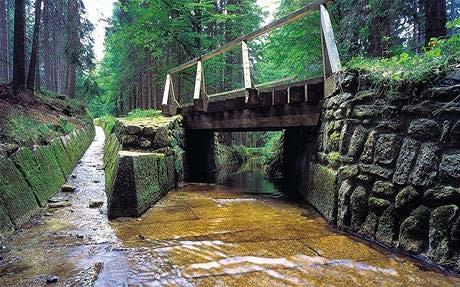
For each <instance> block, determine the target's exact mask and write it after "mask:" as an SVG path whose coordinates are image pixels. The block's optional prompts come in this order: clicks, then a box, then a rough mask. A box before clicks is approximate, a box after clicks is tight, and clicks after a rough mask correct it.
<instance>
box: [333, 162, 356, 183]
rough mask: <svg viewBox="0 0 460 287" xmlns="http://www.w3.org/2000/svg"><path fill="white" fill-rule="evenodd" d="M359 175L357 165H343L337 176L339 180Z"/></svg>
mask: <svg viewBox="0 0 460 287" xmlns="http://www.w3.org/2000/svg"><path fill="white" fill-rule="evenodd" d="M358 173H359V169H358V165H345V166H342V167H340V168H339V169H338V171H337V174H338V176H339V179H340V180H345V179H349V178H352V177H355V176H357V175H358Z"/></svg>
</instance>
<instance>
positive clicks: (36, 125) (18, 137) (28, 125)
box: [7, 114, 59, 144]
mask: <svg viewBox="0 0 460 287" xmlns="http://www.w3.org/2000/svg"><path fill="white" fill-rule="evenodd" d="M7 127H8V132H7V134H8V136H9V137H11V138H13V139H15V141H16V142H18V143H21V144H29V143H41V142H45V141H47V140H50V139H52V138H53V137H56V136H58V135H59V133H58V132H57V131H56V130H55V127H53V126H52V125H51V124H44V123H41V122H39V121H37V120H34V119H33V118H31V117H29V116H26V115H21V114H20V115H17V116H14V117H12V118H10V119H9V122H8V126H7Z"/></svg>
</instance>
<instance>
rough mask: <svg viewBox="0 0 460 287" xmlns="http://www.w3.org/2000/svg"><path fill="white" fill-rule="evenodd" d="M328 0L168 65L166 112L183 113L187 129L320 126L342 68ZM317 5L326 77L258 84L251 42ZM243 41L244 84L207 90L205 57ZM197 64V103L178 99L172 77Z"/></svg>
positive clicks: (267, 128)
mask: <svg viewBox="0 0 460 287" xmlns="http://www.w3.org/2000/svg"><path fill="white" fill-rule="evenodd" d="M327 2H329V0H324V1H319V2H315V3H311V4H309V5H307V6H305V7H303V8H302V9H299V10H297V11H295V12H294V13H292V14H290V15H288V16H286V17H284V18H281V19H279V20H276V21H274V22H272V23H270V24H268V25H267V26H264V27H262V28H260V29H258V30H256V31H253V32H251V33H249V34H247V35H244V36H241V37H239V38H237V39H235V40H233V41H231V42H229V43H227V44H225V45H223V46H221V47H220V48H218V49H216V50H214V51H212V52H210V53H208V54H205V55H203V56H201V57H198V58H196V59H193V60H191V61H189V62H187V63H185V64H182V65H180V66H178V67H176V68H174V69H171V70H169V71H168V75H167V79H166V84H165V90H164V96H163V106H162V109H163V114H164V115H175V114H180V115H182V116H183V117H184V124H185V128H187V129H195V130H214V131H244V130H272V129H284V128H288V127H299V126H316V125H317V123H318V120H319V117H320V112H321V108H322V102H323V99H324V97H325V95H326V96H327V95H328V94H329V93H330V92H331V91H332V90H333V89H334V88H335V75H336V73H337V72H339V71H340V70H341V64H340V58H339V53H338V50H337V45H336V43H335V38H334V33H333V30H332V25H331V20H330V16H329V12H328V11H327V8H326V6H325V5H326V4H327ZM318 10H319V11H320V19H321V21H320V22H321V23H319V25H320V27H321V31H322V33H321V41H322V55H323V70H324V75H323V77H320V78H314V79H308V80H304V81H294V82H293V81H292V79H282V80H277V81H272V82H269V83H264V84H260V85H254V83H253V82H252V79H251V69H250V60H249V49H248V44H247V43H248V42H249V41H251V40H254V39H255V38H257V37H259V36H261V35H263V34H265V33H268V32H270V31H272V30H274V29H277V28H280V27H282V26H285V25H287V24H290V23H293V22H295V21H298V20H299V19H301V18H303V17H304V16H306V15H309V14H311V13H312V12H314V11H318ZM239 45H241V47H242V57H243V72H244V73H243V74H244V88H242V89H239V90H234V91H229V92H223V93H219V94H214V95H207V94H206V92H205V87H204V71H203V62H204V61H206V60H209V59H211V58H213V57H216V56H218V55H221V54H223V53H226V52H228V51H230V50H231V49H233V48H235V47H237V46H239ZM193 66H196V80H195V86H194V94H193V102H190V103H186V104H179V103H178V102H177V100H176V97H175V94H174V87H173V77H174V76H175V75H176V74H177V73H179V72H182V71H184V70H185V69H188V68H190V67H193Z"/></svg>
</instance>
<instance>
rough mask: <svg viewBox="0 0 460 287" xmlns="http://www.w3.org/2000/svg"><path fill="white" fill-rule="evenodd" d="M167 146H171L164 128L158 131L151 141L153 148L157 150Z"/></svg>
mask: <svg viewBox="0 0 460 287" xmlns="http://www.w3.org/2000/svg"><path fill="white" fill-rule="evenodd" d="M168 146H171V139H170V138H169V136H168V131H167V130H166V128H160V129H158V131H157V132H156V134H155V138H154V140H153V148H154V149H159V148H164V147H168Z"/></svg>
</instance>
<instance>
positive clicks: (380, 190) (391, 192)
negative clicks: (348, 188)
mask: <svg viewBox="0 0 460 287" xmlns="http://www.w3.org/2000/svg"><path fill="white" fill-rule="evenodd" d="M395 193H396V190H395V188H394V186H393V184H392V183H391V182H386V181H380V180H378V181H376V182H375V183H374V186H373V188H372V194H373V195H375V196H377V197H379V198H386V199H393V198H394V196H395Z"/></svg>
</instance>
